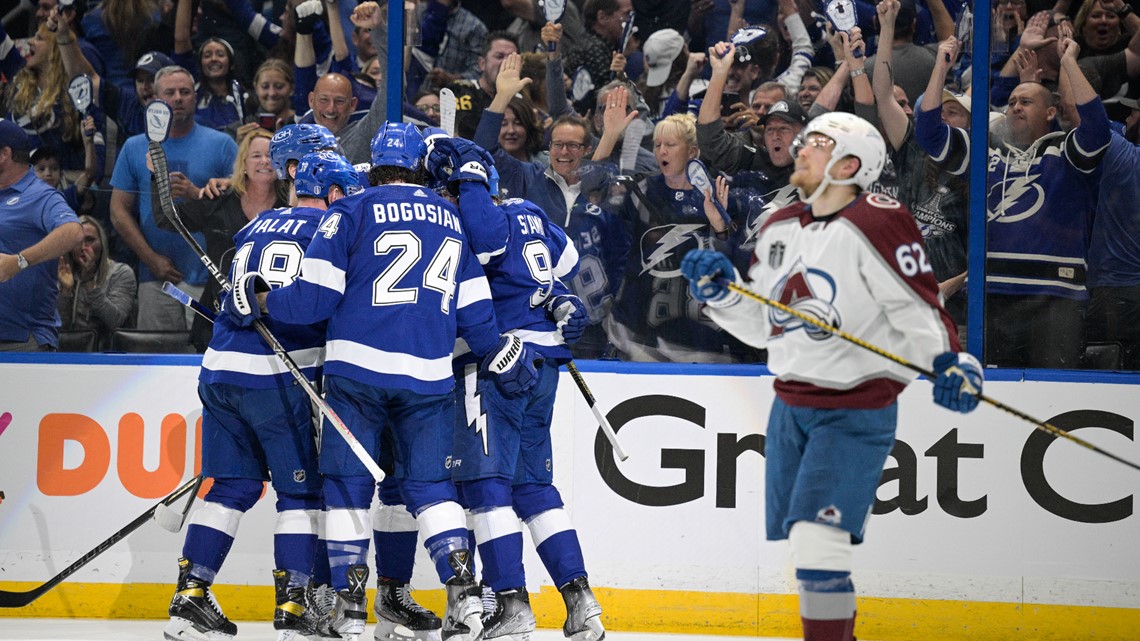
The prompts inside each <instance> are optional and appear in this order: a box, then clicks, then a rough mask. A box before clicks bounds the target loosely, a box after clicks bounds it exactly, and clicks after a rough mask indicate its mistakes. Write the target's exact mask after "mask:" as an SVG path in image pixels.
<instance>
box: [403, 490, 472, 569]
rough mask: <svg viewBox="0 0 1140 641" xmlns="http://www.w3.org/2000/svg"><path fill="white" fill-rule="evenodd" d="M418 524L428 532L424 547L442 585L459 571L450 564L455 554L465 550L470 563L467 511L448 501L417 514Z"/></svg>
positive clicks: (465, 556)
mask: <svg viewBox="0 0 1140 641" xmlns="http://www.w3.org/2000/svg"><path fill="white" fill-rule="evenodd" d="M416 522H417V523H419V525H420V529H421V530H422V531H423V533H424V547H425V548H427V551H428V554H429V555H430V556H431V560H432V563H434V564H435V571H436V573H437V574H438V575H439V580H440V582H441V583H447V582H448V580H450V579H451V578H452V577H454V576H455V575H456V574H455V570H454V569H453V568H452V567H451V564H450V563H448V561H449V559H450V558H451V555H452V553H454V552H459V551H463V552H464V553H465V554H464V555H463V557H464V561H465V562H467V563H470V561H469V560H468V559H470V556H471V555H470V553H469V548H468V547H467V523H466V520H465V519H464V517H463V508H461V507H459V504H458V503H456V502H454V501H444V502H442V503H436V504H435V505H432V506H430V507H427V508H424V509H423V511H421V512H420V513H419V514H417V515H416Z"/></svg>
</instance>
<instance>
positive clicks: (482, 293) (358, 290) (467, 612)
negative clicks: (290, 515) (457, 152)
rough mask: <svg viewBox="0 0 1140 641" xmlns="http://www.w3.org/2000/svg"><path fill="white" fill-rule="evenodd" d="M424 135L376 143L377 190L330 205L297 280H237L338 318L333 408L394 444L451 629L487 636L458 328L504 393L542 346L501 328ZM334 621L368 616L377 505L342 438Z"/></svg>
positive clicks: (277, 299)
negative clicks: (459, 451) (454, 479)
mask: <svg viewBox="0 0 1140 641" xmlns="http://www.w3.org/2000/svg"><path fill="white" fill-rule="evenodd" d="M423 153H424V143H423V138H422V137H421V136H420V133H419V132H418V131H417V130H416V129H415V128H414V127H412V126H410V125H404V124H402V123H385V125H384V127H382V128H381V129H380V131H378V132H377V134H376V137H375V138H374V139H373V141H372V165H373V167H372V170H371V175H370V178H371V180H372V183H373V184H374V185H377V186H376V187H373V188H370V189H367V190H365V192H364V193H362V194H359V195H357V196H354V197H350V198H345V199H343V200H341V201H338V203H336V204H334V205H333V206H332V207H330V208H329V210H328V212H327V213H326V214H325V216H324V218H323V219H322V221H321V224H320V226H319V228H318V231H317V234H316V236H315V237H314V239H313V242H312V244H311V245H310V246H309V250H308V251H307V252H306V255H305V257H304V259H303V261H302V269H301V276H300V278H298V279H297V280H296V281H295V282H294V283H293V284H292V285H290V286H288V287H284V288H280V289H274V290H272V291H268V292H267V291H266V289H267V287H266V285H265V283H264V282H263V281H262V279H260V278H259V277H258V275H257V274H247V275H246V277H245V278H244V279H243V280H241V281H239V282H238V283H237V285H236V287H238V288H241V289H242V291H245V292H246V293H247V295H249V296H251V297H252V298H251V300H253V299H255V300H257V301H258V305H251V306H250V308H249V309H247V310H245V312H246V313H247V314H249V315H250V316H254V317H256V316H258V315H260V314H267V315H268V316H269V317H270V318H276V319H280V320H285V321H288V322H295V323H311V322H316V321H320V320H323V319H328V331H327V334H326V354H325V370H324V371H325V384H326V386H325V391H326V396H327V400H328V402H329V405H330V406H331V407H332V408H333V409H334V410H335V411H336V412H337V413H338V414H339V415H340V416H341V418H343V419H344V420H345V423H347V424H348V426H349V428H350V429H352V430H353V434H354V435H355V436H356V437H357V439H358V440H359V441H360V442H361V444H363V445H364V447H365V449H367V450H368V451H369V453H370V454H372V455H373V456H377V454H378V453H379V449H380V440H381V434H382V432H383V431H384V430H386V429H388V428H390V433H391V435H392V437H393V439H394V441H395V459H396V460H395V468H396V476H397V477H399V478H400V479H401V488H400V489H401V493H402V495H403V498H404V502H405V504H406V505H407V507H408V511H409V512H411V513H412V514H413V515H415V517H416V520H417V522H418V524H419V528H420V531H421V532H422V533H423V535H424V539H425V547H426V548H427V549H428V552H429V554H430V556H431V558H432V561H433V563H434V564H435V566H436V571H437V573H438V575H439V578H440V581H441V582H442V583H444V585H445V588H446V592H447V609H446V612H445V615H444V619H443V637H444V638H446V639H449V641H476V640H477V639H479V638H481V636H482V633H483V626H482V622H481V620H480V617H481V615H482V609H483V608H482V602H481V600H480V597H481V593H480V590H479V587H478V585H477V584H476V583H475V579H474V576H473V567H472V559H471V551H470V550H469V549H468V543H467V528H466V521H465V519H464V517H463V510H462V508H460V506H459V504H458V503H457V502H456V498H457V496H456V490H455V486H454V485H453V484H452V483H451V481H450V471H449V470H448V462H449V456H450V454H451V432H452V427H453V424H454V403H453V400H452V396H451V393H452V388H453V387H454V379H453V378H452V375H451V354H452V350H453V349H454V347H455V339H456V337H457V336H458V337H461V338H463V339H464V340H465V341H466V343H467V345H468V346H469V348H470V349H471V351H472V353H474V354H475V355H476V356H478V357H479V358H481V359H482V363H483V365H482V366H483V368H484V369H485V370H486V371H488V372H489V373H490V375H491V377H492V378H493V379H494V380H495V381H496V383H497V384H499V385H501V386H502V387H503V389H504V391H505V392H507V393H508V394H510V393H523V392H525V391H527V390H529V389H530V388H531V387H532V386H533V385H534V383H535V380H536V372H535V368H534V365H533V364H532V359H533V358H534V355H533V353H532V352H531V350H530V348H528V347H526V346H525V345H524V344H523V343H522V341H521V340H520V339H518V338H517V337H514V336H508V335H500V332H499V331H498V329H497V325H496V320H495V312H494V307H493V306H492V304H491V299H490V288H489V286H488V284H487V279H486V278H485V277H484V276H483V274H482V270H481V269H480V267H479V264H478V262H477V260H476V259H475V257H474V255H473V254H472V253H471V249H470V247H469V246H468V245H467V242H466V236H465V233H464V226H463V224H462V223H461V221H460V218H459V214H458V212H457V211H456V210H455V208H454V207H453V206H452V205H451V204H450V203H448V202H447V201H445V200H443V199H442V198H440V197H439V196H437V195H436V194H434V193H433V192H431V190H429V189H426V188H425V187H423V186H422V185H423V182H424V179H423V177H424V173H423V168H422V156H423ZM320 467H321V472H322V473H324V475H325V485H324V497H325V505H326V509H327V510H328V516H327V528H326V530H327V538H328V541H329V561H330V564H331V566H332V571H333V577H332V578H333V586H334V587H335V588H336V589H337V591H338V598H337V607H336V614H337V619H336V627H337V630H338V631H339V632H340V633H341V635H342V636H346V637H355V636H359V635H360V634H361V633H362V632H363V629H364V622H365V616H366V606H365V600H366V595H365V586H366V582H367V577H368V566H367V564H366V556H367V552H368V545H369V538H370V537H369V529H368V523H369V519H368V516H367V512H368V506H369V505H370V504H371V500H372V493H373V491H374V489H375V483H374V482H373V479H372V477H371V476H369V475H368V473H367V471H366V470H365V468H364V466H363V465H362V464H361V463H360V461H359V460H358V459H356V457H355V455H353V454H352V453H351V451H350V450H349V449H348V448H347V446H346V445H345V444H344V443H343V442H337V440H336V439H331V440H330V439H326V440H325V441H324V443H323V444H322V450H321V453H320Z"/></svg>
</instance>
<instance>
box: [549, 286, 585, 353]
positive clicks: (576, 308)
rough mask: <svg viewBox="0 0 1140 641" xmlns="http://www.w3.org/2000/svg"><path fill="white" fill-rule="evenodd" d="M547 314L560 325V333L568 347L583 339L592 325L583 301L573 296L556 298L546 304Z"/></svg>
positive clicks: (567, 295)
mask: <svg viewBox="0 0 1140 641" xmlns="http://www.w3.org/2000/svg"><path fill="white" fill-rule="evenodd" d="M546 313H547V314H549V315H550V318H552V319H554V322H555V323H556V324H557V325H558V333H560V334H562V340H564V341H566V344H567V345H570V344H571V343H574V342H575V341H577V340H578V339H579V338H582V333H583V332H585V331H586V326H587V325H589V324H590V315H589V313H587V312H586V306H585V305H583V304H582V299H580V298H578V297H577V296H574V295H572V294H565V295H562V296H555V297H554V298H551V299H550V300H549V301H547V303H546Z"/></svg>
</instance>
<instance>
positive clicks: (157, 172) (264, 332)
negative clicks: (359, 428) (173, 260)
mask: <svg viewBox="0 0 1140 641" xmlns="http://www.w3.org/2000/svg"><path fill="white" fill-rule="evenodd" d="M170 114H171V111H170V107H169V106H168V105H167V104H166V103H164V102H162V101H161V100H155V101H153V102H151V103H150V105H148V106H147V109H146V123H147V137H148V138H149V139H150V142H149V145H148V148H147V153H148V154H149V156H150V161H151V164H152V166H153V167H154V178H155V187H156V188H157V189H158V200H159V204H160V206H161V207H162V213H163V214H165V215H166V217H167V218H168V219H169V220H170V222H171V223H172V224H173V225H174V228H175V230H177V231H178V234H179V235H180V236H182V239H183V240H185V241H186V244H187V245H189V246H190V248H191V249H193V250H194V253H195V254H197V255H198V258H199V260H201V261H202V264H203V265H205V266H206V270H207V271H209V272H210V275H211V276H213V277H214V280H216V281H218V284H219V285H221V287H222V291H223V292H228V291H230V289H231V286H230V281H229V279H228V278H226V276H225V274H223V273H222V272H221V270H219V269H218V266H217V265H215V264H214V261H212V260H210V257H209V256H207V255H206V252H205V250H203V249H202V246H201V245H199V244H198V240H197V239H196V238H194V236H193V235H192V234H191V233H190V230H188V229H186V225H184V224H183V223H182V218H181V217H179V215H178V210H177V209H176V208H175V207H174V199H173V197H172V196H171V195H170V173H169V171H168V169H167V165H166V152H165V151H163V149H162V145H161V144H159V143H160V142H161V141H162V140H165V138H166V134H167V132H168V131H169V129H170ZM164 118H165V121H164V122H163V119H164ZM253 328H254V329H255V330H256V331H257V333H258V334H259V335H260V336H261V338H262V339H263V340H264V341H265V343H266V344H267V345H269V348H270V349H271V350H273V353H274V354H275V355H276V356H277V358H279V359H281V362H282V363H283V364H284V365H285V368H286V369H288V370H289V373H290V374H292V375H293V378H294V379H296V381H297V384H298V385H300V386H301V389H303V390H304V391H305V394H306V395H308V397H309V399H310V400H311V401H312V402H313V404H315V405H316V406H317V407H318V408H319V409H320V411H321V414H322V415H323V416H324V417H325V418H326V419H328V421H329V423H330V424H331V425H332V426H333V428H334V429H336V431H337V433H338V434H340V435H341V436H342V437H343V438H344V440H345V443H347V444H348V448H349V449H350V450H352V453H353V454H355V455H356V457H357V458H358V459H360V462H361V464H363V465H364V467H365V468H367V469H368V472H369V474H371V475H372V478H374V479H375V480H376V482H377V483H379V482H380V481H383V480H384V472H383V470H381V469H380V466H379V465H377V464H376V461H375V460H374V459H373V458H372V457H371V456H369V455H368V452H367V451H366V450H365V449H364V446H363V445H361V444H360V441H358V440H357V439H356V437H355V436H353V434H352V432H351V431H349V429H348V426H347V425H345V424H344V421H342V420H341V419H340V417H339V416H337V414H336V412H334V411H333V409H332V408H331V407H329V404H328V403H327V402H325V399H324V398H322V397H321V395H320V393H319V392H318V391H317V389H316V387H314V386H313V384H312V382H310V381H309V379H307V378H305V375H304V374H303V373H301V368H299V367H298V366H297V363H296V362H294V361H293V357H291V356H289V352H287V351H285V348H284V347H283V346H282V345H281V343H280V342H279V341H278V340H277V337H275V336H274V335H273V333H272V332H270V331H269V328H268V327H266V326H265V323H264V322H262V321H261V319H254V321H253Z"/></svg>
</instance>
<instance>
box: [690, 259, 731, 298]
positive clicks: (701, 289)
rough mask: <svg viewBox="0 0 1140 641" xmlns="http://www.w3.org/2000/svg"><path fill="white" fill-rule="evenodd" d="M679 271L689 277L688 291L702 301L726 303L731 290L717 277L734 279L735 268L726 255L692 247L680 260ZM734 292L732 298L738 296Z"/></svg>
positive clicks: (728, 279)
mask: <svg viewBox="0 0 1140 641" xmlns="http://www.w3.org/2000/svg"><path fill="white" fill-rule="evenodd" d="M681 273H682V274H684V276H685V278H688V279H689V292H690V293H691V294H692V296H693V298H694V299H696V300H698V301H700V302H702V303H727V302H730V301H731V300H732V299H730V298H729V294H731V293H732V292H731V291H730V290H729V289H728V287H725V286H724V285H723V284H722V283H721V282H718V281H717V279H720V278H723V279H724V280H727V281H729V282H735V281H736V268H734V267H733V266H732V261H730V260H728V256H725V255H724V254H722V253H720V252H718V251H712V250H710V249H693V250H691V251H689V253H687V254H685V258H684V259H682V260H681ZM706 278H707V280H705V279H706ZM739 296H740V295H739V294H735V295H734V296H733V298H739Z"/></svg>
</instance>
